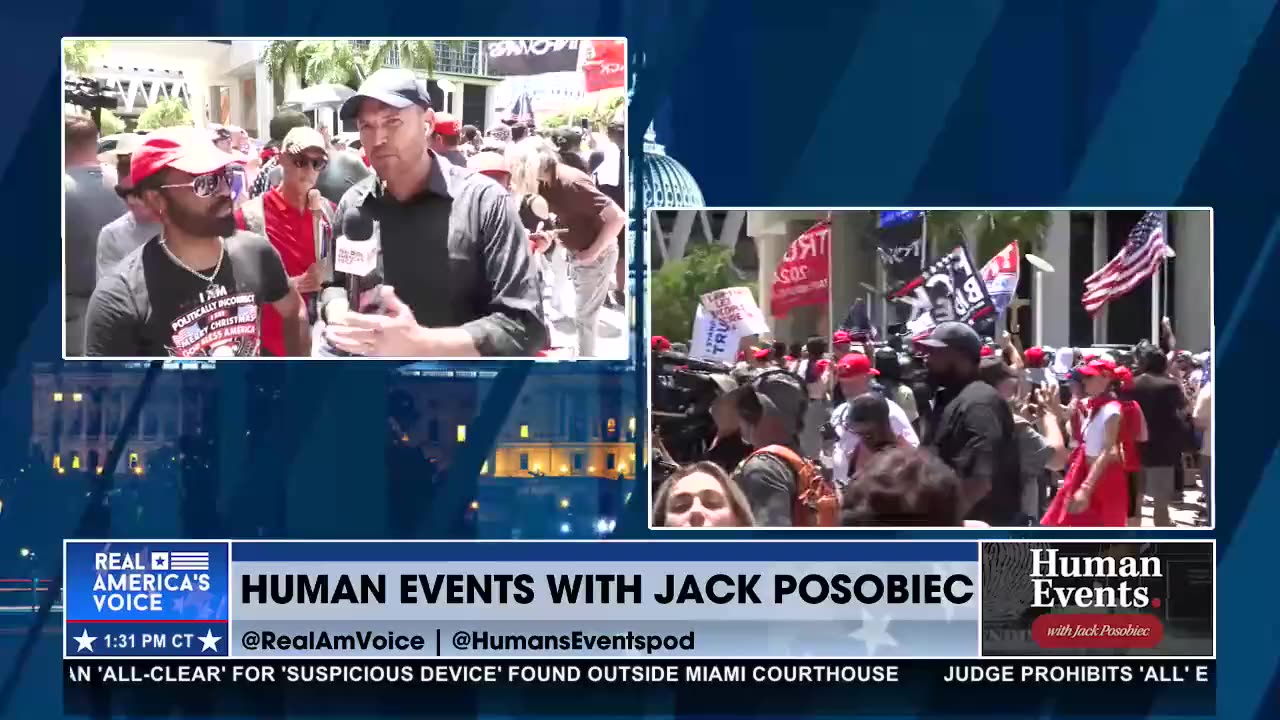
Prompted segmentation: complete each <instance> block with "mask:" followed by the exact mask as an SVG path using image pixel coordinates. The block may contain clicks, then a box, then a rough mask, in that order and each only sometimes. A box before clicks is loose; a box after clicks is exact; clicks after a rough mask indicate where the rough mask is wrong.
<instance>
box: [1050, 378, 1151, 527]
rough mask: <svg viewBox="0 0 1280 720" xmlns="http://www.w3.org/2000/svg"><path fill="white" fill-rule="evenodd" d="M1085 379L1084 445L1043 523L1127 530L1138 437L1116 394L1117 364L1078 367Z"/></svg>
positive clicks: (1058, 525)
mask: <svg viewBox="0 0 1280 720" xmlns="http://www.w3.org/2000/svg"><path fill="white" fill-rule="evenodd" d="M1079 372H1080V375H1081V377H1082V379H1083V380H1084V392H1085V395H1086V396H1087V397H1088V400H1086V401H1084V403H1083V406H1084V412H1085V418H1084V423H1083V426H1082V427H1081V430H1080V444H1079V445H1077V446H1076V449H1075V451H1074V452H1073V453H1072V457H1071V460H1070V461H1069V465H1068V468H1069V469H1068V470H1067V477H1066V480H1065V481H1064V482H1063V483H1062V488H1061V489H1059V490H1058V494H1057V495H1055V496H1054V498H1053V501H1052V502H1050V503H1049V510H1048V512H1046V513H1045V515H1044V518H1042V519H1041V524H1043V525H1046V526H1049V527H1124V526H1125V525H1126V524H1127V523H1128V517H1129V480H1128V474H1127V473H1126V471H1125V460H1124V449H1125V448H1126V446H1127V447H1128V448H1129V449H1130V450H1132V447H1133V437H1132V435H1131V432H1128V431H1129V430H1130V429H1128V428H1125V427H1124V426H1125V423H1124V417H1123V416H1124V408H1123V406H1122V404H1121V403H1120V401H1119V400H1117V399H1116V396H1115V394H1114V393H1113V392H1112V384H1113V382H1114V381H1115V364H1114V363H1111V362H1109V361H1106V360H1093V361H1091V362H1089V363H1088V364H1086V365H1084V366H1083V367H1081V368H1079Z"/></svg>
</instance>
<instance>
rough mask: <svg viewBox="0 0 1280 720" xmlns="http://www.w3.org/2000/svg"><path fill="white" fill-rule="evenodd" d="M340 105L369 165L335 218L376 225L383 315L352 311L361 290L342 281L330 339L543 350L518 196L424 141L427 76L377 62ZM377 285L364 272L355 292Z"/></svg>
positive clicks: (368, 348) (428, 351) (510, 351)
mask: <svg viewBox="0 0 1280 720" xmlns="http://www.w3.org/2000/svg"><path fill="white" fill-rule="evenodd" d="M340 114H341V116H342V118H343V119H344V120H352V119H354V120H356V122H357V125H358V127H359V129H360V142H361V143H362V146H363V148H364V150H365V152H366V153H367V154H368V157H369V162H370V164H371V165H372V166H373V170H374V172H375V173H376V174H375V175H373V176H371V177H369V178H366V179H365V180H362V181H360V182H359V183H357V184H356V185H355V186H354V187H352V188H351V189H350V190H349V191H347V194H346V195H345V196H344V197H343V199H342V202H341V203H339V206H338V214H337V216H338V218H339V222H340V223H345V221H346V219H347V214H348V211H349V210H355V211H356V212H357V213H360V214H364V215H366V216H367V217H368V218H370V219H371V220H373V221H374V222H375V223H376V231H375V238H376V239H377V241H378V242H380V244H381V247H380V249H381V259H380V262H379V266H380V267H379V269H380V276H381V277H380V278H378V280H381V281H382V282H385V285H384V286H383V287H381V288H380V289H379V290H380V296H381V301H382V312H381V313H378V314H362V313H360V312H358V310H360V308H353V309H354V310H356V311H357V312H350V311H348V306H349V305H350V304H351V303H352V301H353V300H357V299H353V298H347V297H346V293H345V292H343V291H342V290H341V289H340V288H331V289H330V290H327V291H326V292H325V294H324V295H323V300H324V302H326V304H327V305H326V309H325V317H326V321H327V322H328V327H327V328H326V330H325V339H326V340H327V341H328V343H329V344H331V345H332V346H333V347H335V348H337V349H339V350H342V351H344V352H348V353H353V354H356V355H376V356H384V357H388V356H389V357H474V356H482V357H483V356H526V357H528V356H533V355H535V354H537V353H538V352H539V351H541V350H543V349H545V347H546V342H547V330H546V327H545V325H544V324H543V321H542V312H541V309H540V308H541V303H540V300H541V297H540V294H541V293H540V290H539V286H538V281H537V274H536V273H535V271H534V265H533V259H532V254H531V251H530V247H529V241H528V238H527V236H526V234H525V232H524V229H523V228H521V227H520V221H519V218H518V216H517V215H516V208H515V205H514V203H512V202H511V198H510V196H509V195H508V194H507V192H506V191H505V190H504V189H503V188H502V187H501V186H499V185H498V183H496V182H494V181H493V180H490V179H489V178H487V177H485V176H483V175H480V174H479V173H476V172H474V171H471V170H468V169H466V168H465V167H459V166H457V165H454V164H453V163H450V162H449V161H448V160H444V159H442V158H441V157H440V156H439V155H437V154H436V153H435V152H433V151H432V150H431V149H430V148H429V147H428V137H429V136H430V135H431V124H432V122H433V119H434V116H433V114H432V111H431V101H430V100H429V99H428V97H427V92H426V87H425V86H424V85H423V83H422V82H421V81H420V80H418V79H417V77H416V76H414V74H413V73H412V72H410V71H408V70H390V69H384V70H379V71H377V72H375V73H373V74H372V75H370V76H369V78H368V79H367V80H365V82H364V84H362V85H361V86H360V91H359V92H358V93H356V95H354V96H352V97H351V98H350V99H349V100H347V102H346V103H345V104H344V105H343V106H342V110H341V113H340ZM337 232H338V233H339V234H343V233H344V232H345V228H343V227H339V228H337ZM376 284H377V280H371V279H369V278H366V282H362V284H361V285H362V290H367V289H369V288H371V287H372V286H373V285H376ZM392 288H394V290H393V289H392ZM335 291H336V292H335ZM362 295H363V293H362Z"/></svg>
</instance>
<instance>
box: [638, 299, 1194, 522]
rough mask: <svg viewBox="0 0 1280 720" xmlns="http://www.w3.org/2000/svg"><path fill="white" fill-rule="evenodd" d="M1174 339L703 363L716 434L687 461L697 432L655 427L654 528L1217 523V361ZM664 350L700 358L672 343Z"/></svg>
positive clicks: (770, 354) (861, 350)
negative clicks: (679, 435) (678, 438)
mask: <svg viewBox="0 0 1280 720" xmlns="http://www.w3.org/2000/svg"><path fill="white" fill-rule="evenodd" d="M1161 335H1162V337H1161V339H1160V341H1159V344H1153V343H1151V342H1148V341H1143V342H1141V343H1139V344H1138V345H1136V346H1132V347H1123V348H1116V347H1111V348H1109V349H1102V350H1081V349H1077V348H1070V347H1063V348H1048V347H1031V348H1027V349H1025V350H1023V349H1022V348H1021V347H1020V343H1019V341H1018V339H1017V337H1016V336H1015V335H1011V334H1007V333H1006V334H1003V335H1002V337H1001V340H1000V341H998V342H997V341H994V340H992V339H990V338H982V337H980V336H979V335H978V333H977V332H976V331H975V330H974V329H973V328H972V327H971V326H969V325H968V324H965V323H960V322H944V323H940V324H938V325H937V326H936V327H935V328H934V330H933V331H932V333H930V334H929V335H928V336H927V337H923V338H916V339H915V340H914V342H911V341H908V340H905V339H904V340H902V341H895V342H894V343H883V344H881V343H874V342H871V341H870V340H867V339H866V338H865V337H862V336H856V337H855V336H854V335H853V334H851V333H849V332H846V331H840V332H837V333H835V335H834V337H832V338H831V343H830V344H828V342H827V341H826V339H825V338H813V339H810V340H809V341H808V342H807V343H806V344H804V345H799V344H794V345H787V344H785V343H775V344H772V345H766V346H763V347H754V348H751V349H748V350H745V351H744V352H743V353H741V354H740V355H739V358H738V363H737V365H736V366H735V367H733V368H731V369H730V368H725V369H724V372H718V371H716V370H714V369H708V368H707V366H706V364H705V363H704V364H699V365H697V368H698V370H697V372H699V373H701V374H704V375H708V376H710V377H711V379H712V380H714V386H715V387H716V388H717V390H716V391H715V393H714V399H713V400H711V401H710V403H709V406H708V408H707V411H706V412H707V414H709V415H710V417H711V422H710V423H709V426H710V429H709V430H708V431H706V433H705V435H706V437H705V439H704V441H703V442H702V444H701V446H700V447H699V448H698V449H696V450H693V451H688V450H687V448H688V445H687V444H682V445H680V447H681V448H682V452H681V453H680V454H682V455H684V456H677V454H673V453H672V451H671V447H675V446H676V442H675V441H674V439H673V438H672V437H670V436H672V435H674V434H675V433H674V431H673V430H672V429H671V428H676V427H679V423H687V422H691V418H684V417H681V416H680V413H665V414H664V415H665V417H664V419H663V422H662V423H658V424H656V425H655V429H654V453H655V458H654V463H653V464H654V466H655V467H656V468H659V469H660V472H658V473H655V478H654V480H655V483H656V484H657V487H656V489H655V492H654V495H653V497H654V505H653V513H652V519H653V524H654V525H655V526H666V527H823V526H854V527H857V526H881V527H910V526H922V527H959V526H967V527H1027V526H1045V527H1124V526H1141V525H1143V524H1151V525H1155V526H1172V525H1174V524H1175V523H1174V518H1173V516H1172V511H1174V510H1180V511H1182V512H1183V513H1185V514H1186V515H1192V517H1193V519H1185V520H1184V522H1183V524H1196V525H1208V524H1209V523H1210V521H1211V498H1212V467H1213V466H1212V462H1211V454H1212V431H1213V429H1212V426H1211V415H1212V393H1213V389H1212V388H1213V385H1212V382H1211V379H1210V368H1211V357H1210V355H1209V353H1208V352H1202V353H1199V354H1192V353H1191V352H1189V351H1186V350H1179V349H1177V348H1176V338H1175V337H1174V334H1173V328H1172V325H1171V323H1170V322H1169V320H1168V319H1167V318H1166V319H1165V320H1164V321H1163V323H1162V332H1161ZM904 343H906V344H907V346H906V347H904ZM653 348H654V352H655V358H658V359H659V360H657V361H655V362H656V364H661V362H666V363H668V364H671V363H680V362H685V360H684V359H683V358H684V356H683V355H682V354H681V353H680V350H681V349H682V348H681V347H680V346H674V347H673V345H672V343H671V342H670V341H668V340H667V339H666V338H662V337H655V338H653ZM676 367H677V368H678V369H677V372H692V370H691V369H690V368H691V367H692V363H691V365H687V366H684V365H678V364H677V365H676ZM689 412H693V411H692V410H689ZM673 418H674V419H673ZM664 426H665V427H666V428H667V430H665V431H664V429H663V428H664ZM1197 489H1198V490H1199V492H1198V493H1196V492H1195V491H1196V490H1197ZM1187 500H1191V501H1193V502H1186V501H1187ZM1195 500H1198V502H1194V501H1195ZM1148 508H1149V512H1150V516H1149V517H1145V516H1146V512H1144V510H1146V509H1148ZM1144 517H1145V521H1146V522H1145V523H1144Z"/></svg>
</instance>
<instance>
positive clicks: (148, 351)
mask: <svg viewBox="0 0 1280 720" xmlns="http://www.w3.org/2000/svg"><path fill="white" fill-rule="evenodd" d="M197 270H198V271H199V272H200V273H201V274H203V275H205V276H206V277H207V276H208V275H209V273H212V272H213V268H212V267H209V268H197ZM288 291H289V278H288V277H287V276H286V275H285V271H284V263H283V262H281V260H280V255H279V254H278V253H277V252H276V249H275V248H273V247H272V246H271V243H270V242H268V241H267V239H266V238H264V237H262V236H261V235H256V234H254V233H248V232H238V233H236V234H235V235H234V236H232V237H230V238H228V239H227V241H226V257H225V258H224V259H223V261H222V267H221V268H220V269H219V270H218V275H217V277H215V278H214V279H213V282H212V283H209V282H205V281H204V280H202V279H201V278H198V277H196V276H195V275H194V274H192V273H191V272H190V271H188V270H187V269H185V268H183V267H182V266H181V265H179V264H178V263H176V262H174V260H173V258H171V257H169V254H168V253H167V252H165V250H164V248H163V247H161V245H160V239H159V238H153V239H152V240H150V241H148V242H147V243H146V244H144V245H143V246H142V247H140V248H138V249H137V250H135V251H133V252H132V253H130V254H129V255H128V256H127V257H125V259H124V260H122V261H120V264H119V265H117V266H116V270H115V272H113V273H111V274H110V275H109V276H107V277H104V278H102V280H101V281H100V282H99V283H98V287H97V289H95V290H94V292H93V298H92V299H91V300H90V301H89V310H88V314H87V318H86V330H85V354H86V355H88V356H99V357H103V356H105V357H165V356H172V357H252V356H256V355H258V351H259V347H260V345H261V337H262V336H261V319H260V312H259V310H260V308H261V307H262V306H263V305H265V304H269V303H274V302H277V301H279V300H280V299H281V298H283V297H284V296H285V295H286V294H287V293H288Z"/></svg>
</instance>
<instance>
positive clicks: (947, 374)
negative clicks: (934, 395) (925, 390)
mask: <svg viewBox="0 0 1280 720" xmlns="http://www.w3.org/2000/svg"><path fill="white" fill-rule="evenodd" d="M925 375H926V379H927V380H928V382H929V384H930V385H932V386H933V387H935V388H940V387H951V386H952V385H955V384H956V382H957V381H958V380H959V374H958V373H956V372H955V369H954V368H937V369H934V368H928V367H926V368H925Z"/></svg>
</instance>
